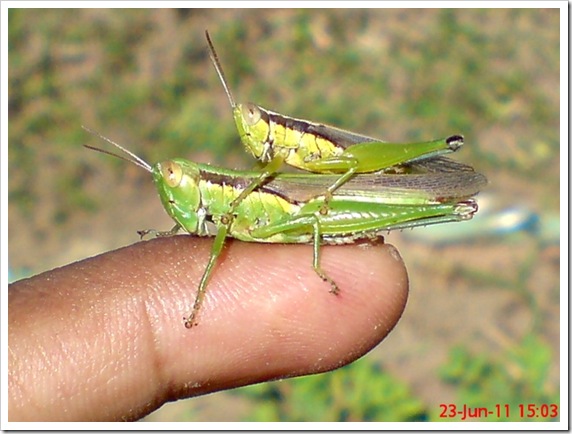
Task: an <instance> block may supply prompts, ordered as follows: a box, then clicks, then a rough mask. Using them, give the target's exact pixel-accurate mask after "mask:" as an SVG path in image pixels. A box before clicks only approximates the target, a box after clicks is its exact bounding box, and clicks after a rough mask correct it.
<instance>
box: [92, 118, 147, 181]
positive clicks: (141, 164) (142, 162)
mask: <svg viewBox="0 0 572 434" xmlns="http://www.w3.org/2000/svg"><path fill="white" fill-rule="evenodd" d="M81 127H82V128H83V129H84V130H86V131H87V132H88V133H90V134H93V135H94V136H96V137H99V138H100V139H102V140H105V141H106V142H107V143H110V144H112V145H113V146H115V147H116V148H117V149H119V150H120V151H123V152H124V153H125V154H127V155H128V156H130V157H131V158H126V157H124V156H123V155H119V154H115V153H113V152H110V151H106V150H105V149H100V148H96V147H95V146H90V145H83V146H84V147H85V148H87V149H91V150H92V151H97V152H101V153H102V154H107V155H111V156H113V157H116V158H119V159H120V160H123V161H127V162H129V163H132V164H135V165H136V166H139V167H141V168H142V169H144V170H146V171H147V172H151V173H152V172H153V168H152V167H151V165H150V164H149V163H147V162H146V161H145V160H143V159H142V158H140V157H138V156H137V155H135V154H134V153H133V152H131V151H130V150H128V149H125V148H124V147H123V146H121V145H120V144H119V143H115V142H114V141H113V140H111V139H108V138H107V137H105V136H103V135H101V134H99V133H98V132H96V131H93V130H92V129H90V128H88V127H86V126H84V125H82V126H81Z"/></svg>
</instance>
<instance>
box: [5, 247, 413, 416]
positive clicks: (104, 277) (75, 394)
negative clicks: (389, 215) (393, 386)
mask: <svg viewBox="0 0 572 434" xmlns="http://www.w3.org/2000/svg"><path fill="white" fill-rule="evenodd" d="M211 244H212V239H208V238H196V237H190V236H175V237H169V238H159V239H154V240H151V241H147V242H140V243H137V244H135V245H132V246H129V247H126V248H123V249H120V250H116V251H113V252H109V253H105V254H102V255H100V256H96V257H93V258H89V259H86V260H83V261H80V262H76V263H74V264H71V265H67V266H64V267H62V268H58V269H55V270H51V271H48V272H45V273H43V274H40V275H38V276H35V277H32V278H30V279H25V280H21V281H19V282H16V283H14V284H12V285H10V287H9V310H8V312H9V315H8V317H9V328H8V335H9V341H8V345H9V354H8V357H9V407H8V410H9V414H8V416H9V420H10V421H12V422H14V421H34V420H36V421H117V420H137V419H140V418H141V417H143V416H145V415H147V414H149V413H151V412H152V411H153V410H155V409H157V408H159V407H160V406H161V405H162V404H164V403H166V402H168V401H173V400H177V399H182V398H186V397H193V396H199V395H203V394H206V393H211V392H215V391H219V390H224V389H229V388H233V387H238V386H243V385H247V384H253V383H258V382H262V381H268V380H271V379H277V378H285V377H293V376H299V375H307V374H311V373H318V372H324V371H328V370H332V369H335V368H337V367H340V366H343V365H345V364H348V363H350V362H352V361H354V360H356V359H357V358H359V357H361V356H362V355H364V354H365V353H367V352H368V351H370V350H371V349H372V348H374V347H375V346H376V345H378V344H379V343H380V342H381V341H382V340H383V339H384V338H385V337H386V336H387V334H388V333H389V332H390V331H391V330H392V328H393V327H394V326H395V324H396V323H397V321H398V320H399V318H400V316H401V314H402V312H403V309H404V308H405V304H406V301H407V293H408V279H407V272H406V270H405V266H404V264H403V262H402V260H401V257H400V256H399V254H398V253H397V251H396V250H395V248H394V247H393V246H390V245H387V244H378V245H373V246H372V245H349V246H331V247H328V246H326V247H324V248H323V250H322V265H323V268H324V270H327V272H328V273H329V274H330V276H331V277H332V278H333V279H334V280H335V281H336V282H337V283H338V285H339V287H340V290H341V293H340V294H339V295H338V296H335V295H332V294H330V293H329V292H328V290H329V285H328V284H327V283H324V282H323V281H321V280H320V279H319V278H318V277H317V276H316V274H315V273H314V271H313V270H312V268H311V257H312V248H311V246H306V245H265V244H257V243H242V242H238V241H233V242H229V243H228V245H227V246H226V248H225V250H224V251H223V254H222V256H221V260H220V262H219V263H218V264H217V266H216V267H215V270H214V273H213V275H212V277H211V281H210V284H209V286H208V289H207V295H206V298H205V302H204V304H203V306H202V308H201V311H200V313H199V316H198V318H197V321H198V325H197V326H195V327H193V328H192V329H190V330H187V329H185V327H184V325H183V319H182V318H183V316H185V315H187V314H188V309H189V307H190V306H191V305H192V302H193V299H194V295H195V293H196V285H197V284H198V281H199V279H200V277H201V274H202V272H203V269H204V266H205V263H206V260H207V258H208V255H209V252H210V247H211ZM183 252H186V253H183Z"/></svg>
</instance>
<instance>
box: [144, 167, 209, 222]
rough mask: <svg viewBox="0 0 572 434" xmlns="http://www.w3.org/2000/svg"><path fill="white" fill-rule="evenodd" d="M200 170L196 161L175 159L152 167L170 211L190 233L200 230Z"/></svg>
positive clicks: (166, 206)
mask: <svg viewBox="0 0 572 434" xmlns="http://www.w3.org/2000/svg"><path fill="white" fill-rule="evenodd" d="M199 177H200V171H199V169H198V167H196V166H195V165H194V164H193V163H191V162H189V161H187V160H183V159H173V160H167V161H163V162H161V163H157V164H156V165H155V166H154V167H153V181H154V182H155V186H156V187H157V191H158V192H159V197H160V198H161V202H163V206H164V207H165V209H166V210H167V213H168V214H169V215H170V216H171V217H172V218H173V220H175V221H176V222H177V223H178V224H180V225H181V227H183V228H184V229H185V230H186V231H187V232H189V233H197V232H198V231H199V226H200V223H201V222H199V218H198V211H199V208H200V207H201V193H200V190H199Z"/></svg>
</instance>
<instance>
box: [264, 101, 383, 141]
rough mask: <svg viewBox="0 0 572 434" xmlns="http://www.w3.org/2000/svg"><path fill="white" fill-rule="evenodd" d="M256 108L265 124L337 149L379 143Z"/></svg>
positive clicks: (340, 130)
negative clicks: (310, 136) (322, 140)
mask: <svg viewBox="0 0 572 434" xmlns="http://www.w3.org/2000/svg"><path fill="white" fill-rule="evenodd" d="M257 107H258V106H257ZM258 108H259V110H260V113H261V115H262V119H264V120H265V121H266V122H269V121H270V122H274V123H275V124H278V125H281V126H283V127H284V128H287V129H291V130H294V131H300V132H302V133H305V134H311V135H313V136H316V137H319V138H321V139H324V140H327V141H328V142H331V143H332V144H333V145H334V146H336V147H338V148H342V149H346V148H347V147H349V146H351V145H355V144H356V143H365V142H381V140H379V139H375V138H373V137H368V136H364V135H361V134H355V133H352V132H350V131H346V130H342V129H340V128H336V127H332V126H330V125H324V124H318V123H315V122H310V121H306V120H304V119H297V118H293V117H290V116H284V115H281V114H279V113H276V112H273V111H270V110H266V109H264V108H262V107H258ZM267 140H268V138H267Z"/></svg>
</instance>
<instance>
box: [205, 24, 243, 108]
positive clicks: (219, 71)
mask: <svg viewBox="0 0 572 434" xmlns="http://www.w3.org/2000/svg"><path fill="white" fill-rule="evenodd" d="M205 35H206V37H207V42H208V44H209V49H210V53H209V55H210V58H211V61H212V62H213V65H214V67H215V69H216V73H217V74H218V76H219V78H220V81H221V82H222V86H223V87H224V91H225V92H226V96H227V97H228V100H229V102H230V106H231V107H232V108H235V107H236V103H235V102H234V98H233V97H232V93H231V92H230V89H229V87H228V83H227V81H226V77H225V76H224V72H223V71H222V66H221V64H220V61H219V60H218V56H217V54H216V51H215V48H214V45H213V43H212V41H211V37H210V35H209V31H208V30H205Z"/></svg>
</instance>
